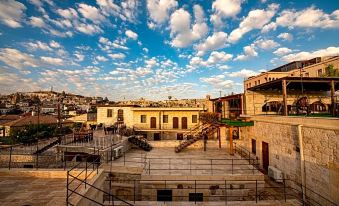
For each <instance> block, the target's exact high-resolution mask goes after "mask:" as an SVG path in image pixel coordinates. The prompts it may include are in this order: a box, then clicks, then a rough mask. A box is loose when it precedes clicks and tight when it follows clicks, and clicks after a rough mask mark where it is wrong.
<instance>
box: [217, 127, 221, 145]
mask: <svg viewBox="0 0 339 206" xmlns="http://www.w3.org/2000/svg"><path fill="white" fill-rule="evenodd" d="M217 136H218V140H219V149H220V148H221V137H220V127H218V131H217Z"/></svg>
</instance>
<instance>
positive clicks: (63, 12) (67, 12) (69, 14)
mask: <svg viewBox="0 0 339 206" xmlns="http://www.w3.org/2000/svg"><path fill="white" fill-rule="evenodd" d="M57 13H58V14H59V15H60V16H62V17H64V18H66V19H78V12H77V11H76V10H75V9H73V8H69V9H58V10H57Z"/></svg>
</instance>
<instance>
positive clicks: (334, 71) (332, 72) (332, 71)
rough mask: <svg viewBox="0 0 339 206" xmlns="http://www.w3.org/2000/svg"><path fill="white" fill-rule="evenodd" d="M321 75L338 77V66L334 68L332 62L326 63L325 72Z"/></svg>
mask: <svg viewBox="0 0 339 206" xmlns="http://www.w3.org/2000/svg"><path fill="white" fill-rule="evenodd" d="M323 77H339V70H338V68H334V66H333V65H332V64H330V65H328V66H327V67H326V68H325V74H324V75H323Z"/></svg>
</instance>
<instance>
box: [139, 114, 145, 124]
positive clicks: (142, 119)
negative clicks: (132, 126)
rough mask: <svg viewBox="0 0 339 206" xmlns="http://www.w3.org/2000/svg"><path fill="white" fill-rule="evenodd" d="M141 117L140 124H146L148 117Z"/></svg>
mask: <svg viewBox="0 0 339 206" xmlns="http://www.w3.org/2000/svg"><path fill="white" fill-rule="evenodd" d="M140 117H141V118H140V122H141V123H146V115H141V116H140Z"/></svg>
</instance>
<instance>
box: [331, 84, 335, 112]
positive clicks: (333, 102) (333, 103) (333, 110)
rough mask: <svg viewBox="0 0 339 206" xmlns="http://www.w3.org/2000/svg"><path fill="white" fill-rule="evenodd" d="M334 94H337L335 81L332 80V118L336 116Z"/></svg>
mask: <svg viewBox="0 0 339 206" xmlns="http://www.w3.org/2000/svg"><path fill="white" fill-rule="evenodd" d="M334 93H335V87H334V80H331V105H332V109H331V113H332V116H333V117H334V116H335V109H336V108H335V106H336V105H335V101H334Z"/></svg>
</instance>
